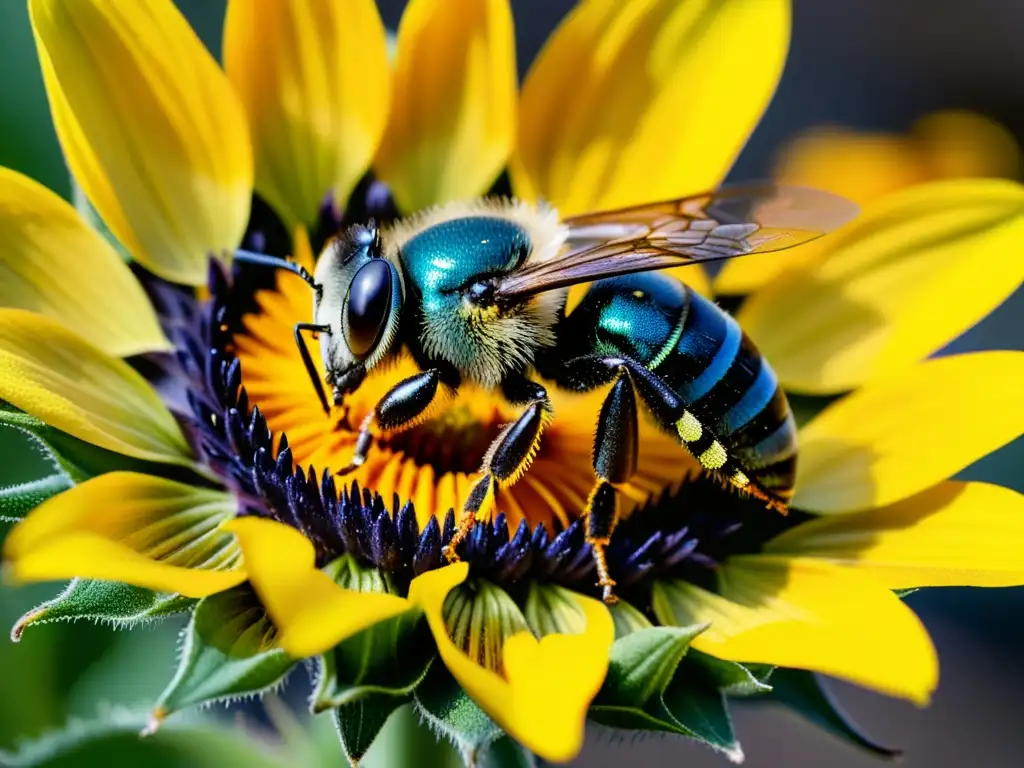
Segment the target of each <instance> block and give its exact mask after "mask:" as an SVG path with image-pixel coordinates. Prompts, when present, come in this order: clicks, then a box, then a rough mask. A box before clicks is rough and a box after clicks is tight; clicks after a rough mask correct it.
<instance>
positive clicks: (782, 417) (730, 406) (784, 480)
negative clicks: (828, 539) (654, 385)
mask: <svg viewBox="0 0 1024 768" xmlns="http://www.w3.org/2000/svg"><path fill="white" fill-rule="evenodd" d="M684 294H685V298H686V300H685V303H684V305H683V307H682V312H681V314H680V317H679V320H678V326H677V333H678V336H679V338H678V341H676V343H675V344H674V346H673V348H672V351H671V352H669V354H667V355H666V356H665V358H664V360H663V361H660V362H659V364H658V365H657V366H656V367H655V368H654V369H653V370H654V372H655V373H657V374H658V375H659V376H661V377H662V378H663V379H664V380H665V381H666V383H668V384H669V386H671V387H672V389H673V390H675V391H676V392H677V393H678V394H679V395H680V397H681V398H682V399H683V401H684V402H686V403H687V404H688V406H687V411H688V412H689V413H690V414H692V416H693V417H694V418H695V419H696V420H697V421H698V422H699V423H700V424H701V425H703V426H704V427H707V428H708V429H706V430H701V431H702V432H705V434H701V435H699V436H697V435H696V434H695V433H696V430H694V429H693V428H692V425H691V424H688V423H683V422H684V420H685V415H684V419H681V420H680V422H681V423H680V424H678V425H677V427H678V428H679V432H680V437H682V438H683V439H684V440H685V439H686V437H687V436H688V434H687V433H689V436H694V437H697V439H696V440H695V441H692V443H690V442H688V445H690V447H691V449H692V450H693V453H694V454H695V455H697V456H700V455H701V449H702V448H703V447H704V444H705V443H706V444H708V445H711V444H712V443H713V442H714V440H715V438H717V439H718V440H719V441H720V442H721V443H722V445H723V447H724V448H725V452H726V454H727V455H728V457H729V458H730V459H732V460H733V462H734V463H735V464H736V465H737V466H735V467H723V468H722V472H723V474H725V475H727V476H730V477H731V476H732V474H733V471H735V470H736V469H738V470H740V471H741V472H742V473H743V474H744V475H746V477H747V478H749V480H750V481H751V482H752V483H754V484H755V485H756V486H758V487H760V488H761V489H763V490H764V491H766V492H768V493H769V494H771V495H772V496H775V497H777V498H779V499H780V500H782V501H784V502H788V501H789V499H790V498H792V496H793V483H794V481H795V479H796V423H795V422H794V420H793V414H792V413H791V412H790V409H789V403H788V401H787V400H786V395H785V393H784V392H783V391H782V387H780V386H779V381H778V379H777V378H776V376H775V372H774V371H773V370H772V369H771V366H770V365H769V364H768V362H767V361H766V360H765V359H764V358H763V357H762V356H761V354H760V352H758V351H757V349H756V348H755V347H754V344H753V342H751V341H750V339H749V338H747V336H746V334H744V333H743V331H742V330H741V329H740V327H739V325H738V324H737V323H736V321H735V320H734V319H733V318H732V317H731V316H729V315H727V314H726V313H725V312H723V311H722V310H721V309H719V308H718V307H717V306H715V305H714V304H713V303H711V302H710V301H708V300H707V299H705V298H704V297H703V296H701V295H700V294H698V293H696V292H695V291H693V290H692V289H690V288H689V287H686V286H684ZM708 431H710V432H713V433H714V437H710V436H709V435H708V434H706V432H708ZM702 463H704V462H702ZM730 470H733V471H730ZM738 484H740V485H742V481H741V482H740V483H738Z"/></svg>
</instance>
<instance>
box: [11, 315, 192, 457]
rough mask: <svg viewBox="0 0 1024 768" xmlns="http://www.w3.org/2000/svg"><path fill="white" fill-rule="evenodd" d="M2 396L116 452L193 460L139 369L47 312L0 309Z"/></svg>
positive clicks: (47, 421) (167, 413) (171, 418)
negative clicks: (112, 354)
mask: <svg viewBox="0 0 1024 768" xmlns="http://www.w3.org/2000/svg"><path fill="white" fill-rule="evenodd" d="M0 400H5V401H7V402H8V403H10V404H11V405H13V406H14V407H16V408H19V409H21V410H23V411H25V412H26V413H30V414H31V415H33V416H35V417H36V418H39V419H42V420H43V421H45V422H46V423H47V424H49V425H50V426H53V427H56V428H57V429H60V430H62V431H64V432H67V433H68V434H70V435H73V436H74V437H77V438H79V439H81V440H85V441H86V442H90V443H92V444H94V445H98V446H100V447H102V448H106V449H108V450H111V451H116V452H118V453H123V454H125V455H128V456H134V457H136V458H139V459H148V460H150V461H165V462H171V463H175V464H191V463H192V459H191V451H190V450H189V447H188V444H187V443H186V442H185V438H184V437H183V436H182V434H181V429H180V428H179V427H178V423H177V422H176V421H175V420H174V417H173V416H172V415H171V413H170V411H168V410H167V407H166V406H165V405H164V404H163V401H161V400H160V397H159V396H158V395H157V393H156V392H155V391H154V390H153V389H152V388H151V387H150V386H149V384H148V383H146V380H145V379H144V378H142V376H141V375H140V374H139V373H137V372H136V371H135V370H134V369H133V368H132V367H131V366H129V365H128V364H127V363H125V362H124V361H122V360H119V359H117V358H116V357H111V356H110V355H107V354H106V353H104V352H101V351H100V350H99V349H97V348H96V347H94V346H93V345H92V344H90V343H89V342H88V341H86V340H85V339H83V338H82V337H81V336H79V335H78V334H76V333H73V332H71V331H69V330H67V329H66V328H65V327H64V326H62V325H60V324H59V323H58V322H57V321H55V320H50V319H49V318H45V317H43V316H42V315H37V314H34V313H32V312H27V311H25V310H22V309H0Z"/></svg>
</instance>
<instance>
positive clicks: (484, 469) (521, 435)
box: [444, 374, 551, 562]
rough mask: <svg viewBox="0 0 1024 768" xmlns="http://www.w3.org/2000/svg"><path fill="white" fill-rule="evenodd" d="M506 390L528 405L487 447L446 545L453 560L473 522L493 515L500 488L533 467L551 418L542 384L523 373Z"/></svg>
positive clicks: (514, 399)
mask: <svg viewBox="0 0 1024 768" xmlns="http://www.w3.org/2000/svg"><path fill="white" fill-rule="evenodd" d="M502 389H503V390H504V393H505V397H506V398H507V399H508V400H509V401H510V402H513V403H526V404H527V405H526V408H525V410H524V411H523V412H522V413H521V414H520V415H519V418H518V419H516V420H515V421H514V422H512V423H511V424H509V425H508V426H506V427H505V428H504V429H503V430H501V434H499V435H498V436H497V437H496V438H495V440H494V442H493V443H491V447H490V448H488V449H487V453H486V454H485V456H484V461H483V465H482V466H481V468H480V472H481V473H482V475H483V476H482V477H481V478H480V479H479V480H478V481H477V482H476V484H475V485H474V486H473V488H472V490H471V491H470V492H469V496H468V497H467V499H466V503H465V506H463V508H462V514H461V516H460V517H459V523H458V526H457V527H456V529H455V534H454V535H453V536H452V539H451V541H449V542H448V545H447V546H446V547H445V548H444V555H445V557H446V558H448V560H449V561H452V562H454V561H456V560H458V558H459V556H458V552H457V551H456V550H457V549H458V546H459V544H461V543H462V541H463V540H464V539H465V538H466V536H468V535H469V532H470V531H471V530H472V529H473V524H474V523H475V522H476V521H477V520H484V519H486V518H487V517H488V516H489V515H490V512H491V508H492V507H493V505H494V497H495V494H496V493H497V492H498V489H499V488H501V487H505V486H509V485H512V484H513V483H515V482H516V481H517V480H519V478H520V477H522V476H523V474H524V473H525V472H526V470H527V469H528V468H529V466H530V462H532V461H533V457H534V456H535V455H536V453H537V448H538V447H539V446H540V438H541V434H542V433H543V431H544V427H546V426H547V425H548V423H549V422H550V421H551V401H550V400H549V399H548V393H547V390H546V389H544V387H542V386H541V385H540V384H537V383H536V382H534V381H530V380H529V379H527V378H526V377H525V376H523V375H522V374H514V375H512V376H510V377H509V378H508V379H507V380H506V381H505V382H504V383H503V385H502Z"/></svg>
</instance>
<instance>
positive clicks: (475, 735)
mask: <svg viewBox="0 0 1024 768" xmlns="http://www.w3.org/2000/svg"><path fill="white" fill-rule="evenodd" d="M413 696H414V697H415V702H416V711H417V712H418V713H419V715H420V717H421V718H422V719H423V720H424V721H425V722H426V723H427V725H429V726H430V728H431V729H432V730H433V731H434V732H435V733H436V734H437V735H439V736H443V737H444V738H446V739H448V741H450V742H451V743H452V744H454V745H455V748H456V749H458V750H459V752H460V753H461V755H462V759H463V762H465V764H466V765H476V764H478V763H479V762H480V758H481V757H482V756H483V755H484V754H486V753H487V750H488V747H490V745H491V744H492V743H494V742H495V740H497V739H499V738H501V737H502V736H503V735H504V732H503V731H502V730H501V728H500V727H499V726H498V724H497V723H495V722H494V721H493V720H491V718H490V717H488V716H487V713H485V712H484V711H483V710H482V709H480V707H478V706H477V704H476V702H474V701H473V700H472V699H471V698H469V696H468V695H467V694H466V692H465V691H464V690H462V687H461V686H460V685H459V684H458V682H457V681H456V680H455V678H454V677H452V675H451V673H450V672H449V671H448V668H447V667H445V666H444V664H433V665H431V667H430V670H429V671H428V672H427V675H426V677H425V678H424V679H423V680H422V682H420V684H419V685H418V686H416V689H415V691H414V692H413Z"/></svg>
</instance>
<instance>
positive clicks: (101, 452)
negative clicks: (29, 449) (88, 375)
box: [0, 402, 168, 483]
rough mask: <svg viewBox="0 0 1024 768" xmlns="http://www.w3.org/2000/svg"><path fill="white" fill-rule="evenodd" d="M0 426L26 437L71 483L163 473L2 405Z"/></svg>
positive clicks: (149, 463)
mask: <svg viewBox="0 0 1024 768" xmlns="http://www.w3.org/2000/svg"><path fill="white" fill-rule="evenodd" d="M0 426H3V427H10V428H12V429H16V430H18V431H19V432H21V433H22V434H24V435H26V436H27V437H28V438H29V439H30V440H32V442H33V443H34V444H35V445H36V447H37V448H38V449H39V451H40V452H41V453H42V454H43V456H44V458H45V459H46V460H47V461H48V462H49V463H50V464H51V465H52V466H53V468H54V470H55V471H57V472H59V473H62V474H64V475H66V476H67V478H68V479H69V480H70V481H72V482H74V483H80V482H82V481H84V480H88V479H89V478H90V477H95V476H96V475H102V474H103V473H104V472H114V471H116V470H132V471H140V472H145V473H147V474H161V471H160V470H163V474H166V471H167V469H168V468H167V467H163V466H161V465H159V464H156V463H154V462H147V461H143V460H142V459H133V458H132V457H130V456H123V455H121V454H119V453H114V452H113V451H108V450H107V449H105V448H100V447H99V446H95V445H90V444H89V443H87V442H85V441H84V440H79V439H78V438H77V437H72V436H71V435H69V434H67V433H66V432H61V431H60V430H59V429H56V428H55V427H51V426H50V425H49V424H47V423H46V422H44V421H41V420H40V419H37V418H36V417H35V416H31V415H29V414H27V413H24V412H22V411H19V410H18V409H16V408H14V407H13V406H11V405H9V404H7V403H2V402H0Z"/></svg>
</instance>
